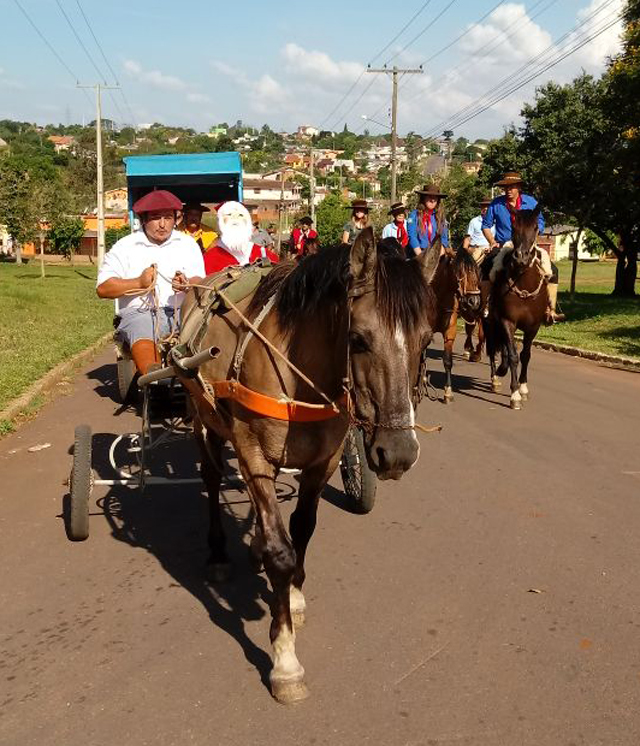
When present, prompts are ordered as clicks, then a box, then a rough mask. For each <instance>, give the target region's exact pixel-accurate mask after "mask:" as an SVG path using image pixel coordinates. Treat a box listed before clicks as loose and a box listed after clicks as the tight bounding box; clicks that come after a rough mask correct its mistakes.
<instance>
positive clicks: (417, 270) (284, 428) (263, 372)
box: [183, 228, 438, 703]
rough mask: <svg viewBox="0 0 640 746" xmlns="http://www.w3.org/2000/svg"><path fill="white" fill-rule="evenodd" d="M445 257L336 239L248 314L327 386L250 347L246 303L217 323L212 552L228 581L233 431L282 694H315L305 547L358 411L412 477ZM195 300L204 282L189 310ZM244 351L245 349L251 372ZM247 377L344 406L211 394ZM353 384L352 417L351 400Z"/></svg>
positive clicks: (203, 421) (197, 397) (289, 698)
mask: <svg viewBox="0 0 640 746" xmlns="http://www.w3.org/2000/svg"><path fill="white" fill-rule="evenodd" d="M437 262H438V253H437V251H436V252H429V253H425V255H424V256H423V257H421V258H420V259H419V260H416V261H412V262H407V261H405V260H404V258H403V257H400V256H399V255H398V254H397V252H395V251H388V250H385V248H384V247H383V246H381V247H379V248H378V247H376V244H375V241H374V236H373V231H372V229H371V228H367V229H365V230H364V231H362V233H361V234H360V235H359V236H358V238H357V239H356V241H355V243H354V244H353V247H349V246H341V247H336V248H334V249H331V248H327V249H324V250H323V251H321V252H320V253H318V254H315V255H312V256H308V257H306V258H305V259H304V260H303V261H302V262H299V263H297V264H296V263H295V262H288V263H282V264H279V265H277V266H276V267H274V269H273V270H272V271H271V273H270V274H269V275H268V276H267V277H265V278H263V280H262V281H261V283H260V285H259V286H258V288H257V290H256V291H255V293H254V294H253V297H251V298H249V299H247V300H246V301H243V302H242V303H241V304H240V305H239V306H238V310H240V311H241V312H242V313H243V314H244V315H245V316H246V317H248V318H249V319H250V320H252V323H254V324H256V325H257V324H259V331H260V332H261V333H262V334H263V335H264V337H266V338H267V339H268V340H269V342H271V343H272V344H273V345H275V347H276V348H277V349H278V350H280V351H281V352H282V353H284V355H286V357H287V358H288V360H289V361H290V362H291V363H293V364H294V365H295V366H297V368H298V369H299V370H300V371H301V372H303V373H304V374H305V375H306V376H308V378H309V379H310V380H311V381H312V382H313V383H314V384H315V386H314V387H313V388H312V387H311V386H309V384H307V383H305V382H304V380H302V379H301V378H300V377H299V376H298V375H296V374H295V373H294V371H292V369H291V368H290V367H289V366H288V365H286V364H285V363H284V362H283V361H282V360H281V359H280V358H279V357H278V356H277V355H275V354H274V352H273V350H272V349H270V348H269V347H268V346H267V345H266V344H265V343H264V342H263V341H262V340H261V339H259V338H258V337H257V336H253V337H252V338H251V339H250V341H249V342H248V344H247V345H246V348H245V347H244V342H243V343H242V345H240V347H238V345H239V342H240V341H241V340H243V338H245V334H246V331H247V330H246V327H244V326H243V323H242V322H241V320H240V318H239V316H238V314H237V313H236V312H235V311H234V310H231V311H228V312H227V313H225V314H223V315H216V316H213V317H211V319H210V321H209V324H208V328H207V330H206V333H205V335H204V337H203V339H202V340H201V343H200V348H201V349H205V348H207V347H210V346H212V345H214V344H215V345H216V347H218V348H219V349H220V350H221V352H220V354H219V356H218V357H217V358H215V359H213V360H211V361H210V362H208V363H206V364H205V365H203V366H202V367H201V369H200V376H201V378H202V379H203V380H202V381H201V382H199V381H198V379H195V378H189V377H184V379H183V383H184V385H185V386H186V387H187V389H188V390H189V393H190V394H191V398H192V402H193V404H194V410H195V415H194V432H195V434H196V438H197V440H198V443H199V445H200V449H201V452H202V474H203V478H204V481H205V485H206V488H207V492H208V494H209V504H210V531H209V547H210V550H211V555H210V560H209V562H210V569H211V570H212V572H213V576H214V578H215V579H218V580H219V579H222V578H223V577H224V576H225V575H226V572H227V569H228V557H227V553H226V550H225V537H224V533H223V529H222V522H221V516H220V504H219V490H220V481H221V474H220V466H219V465H220V463H221V451H222V446H223V444H224V443H225V441H230V442H231V443H232V445H233V447H234V449H235V452H236V455H237V458H238V463H239V467H240V471H241V473H242V476H243V478H244V480H245V482H246V485H247V489H248V491H249V495H250V499H251V503H252V505H253V508H254V511H255V514H256V521H257V523H256V536H255V538H254V539H253V541H252V552H253V553H254V555H255V558H256V559H258V560H260V561H261V562H262V563H263V565H264V569H265V571H266V573H267V576H268V579H269V582H270V583H271V587H272V589H273V601H272V608H271V613H272V622H271V629H270V639H271V644H272V648H273V668H272V670H271V672H270V677H269V678H270V685H271V692H272V694H273V696H274V697H275V698H276V699H277V700H278V701H280V702H283V703H291V702H296V701H298V700H300V699H303V698H304V697H305V696H307V693H308V692H307V689H306V686H305V683H304V669H303V668H302V666H301V665H300V663H299V661H298V658H297V656H296V651H295V633H294V620H296V621H297V622H300V623H301V621H302V620H303V619H304V612H305V600H304V596H303V594H302V586H303V583H304V580H305V566H304V560H305V552H306V550H307V545H308V543H309V540H310V539H311V536H312V534H313V531H314V528H315V525H316V511H317V507H318V500H319V497H320V494H321V492H322V490H323V488H324V486H325V485H326V483H327V481H328V479H329V478H330V477H331V475H332V474H333V472H334V471H335V469H336V467H337V466H338V463H339V461H340V456H341V452H342V444H343V441H344V438H345V435H346V432H347V427H348V425H349V420H350V417H351V418H352V419H354V418H355V419H357V421H358V423H359V424H360V425H361V426H362V428H363V430H364V433H365V438H364V440H365V449H366V454H367V460H368V462H369V466H370V467H371V469H373V471H374V472H375V473H376V474H377V476H378V478H380V479H399V478H400V477H401V476H402V475H403V474H404V472H406V471H407V470H408V469H410V468H411V467H412V466H413V464H414V463H415V462H416V460H417V458H418V455H419V444H418V441H417V438H416V434H415V430H414V425H415V421H414V410H413V406H412V404H411V401H410V391H411V384H413V382H414V381H415V380H416V377H417V372H418V365H419V360H420V353H421V350H422V349H423V347H425V345H426V344H428V342H429V341H430V339H431V337H432V331H431V328H430V325H429V314H430V313H431V312H432V308H433V304H434V299H433V294H432V291H431V288H430V286H429V283H430V281H431V279H432V277H433V274H434V272H435V268H436V265H437ZM194 302H197V299H196V298H194V294H193V292H192V294H190V296H189V298H188V299H187V301H186V303H187V304H188V305H187V310H188V308H189V307H190V306H191V305H193V303H194ZM256 319H259V321H257V320H256ZM237 349H243V350H244V351H243V356H242V363H241V367H240V370H239V372H238V365H237V360H238V358H237V355H236V350H237ZM234 359H235V361H236V365H235V366H234ZM234 370H235V373H234ZM236 374H237V378H236V381H237V382H239V384H243V385H244V386H245V387H247V388H248V389H251V390H252V391H253V392H260V394H263V395H266V397H271V398H272V400H278V402H279V403H281V402H282V401H283V400H285V401H287V400H288V401H291V400H296V401H304V402H306V403H309V404H312V405H316V406H318V405H323V404H324V403H325V401H324V399H323V397H322V396H321V395H320V394H319V391H322V392H323V393H324V394H326V395H327V396H328V397H329V398H330V399H331V401H333V402H336V403H340V409H339V415H337V416H330V417H328V418H326V419H323V420H321V421H317V422H300V421H286V420H284V419H275V418H272V417H271V416H264V415H258V414H256V413H255V412H254V411H251V410H250V409H248V408H245V406H243V405H242V404H241V403H240V402H239V401H237V400H235V399H233V398H225V399H216V400H215V406H212V402H211V396H209V397H207V396H206V391H207V388H208V389H209V392H211V391H212V390H215V386H214V384H215V382H219V381H222V380H225V379H230V378H234V377H236ZM345 390H346V391H348V399H349V400H350V401H351V407H352V410H351V412H350V413H348V412H347V407H346V406H345V405H344V404H343V403H342V402H344V399H345ZM283 467H288V468H291V467H293V468H297V469H301V471H302V473H301V476H300V488H299V493H298V502H297V505H296V508H295V510H294V512H293V514H292V516H291V520H290V524H289V531H290V536H289V534H288V533H287V530H286V528H285V525H284V522H283V519H282V517H281V515H280V510H279V506H278V501H277V499H276V488H275V480H276V478H277V476H278V472H279V470H280V469H281V468H283Z"/></svg>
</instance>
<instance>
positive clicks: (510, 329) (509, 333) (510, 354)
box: [502, 319, 522, 409]
mask: <svg viewBox="0 0 640 746" xmlns="http://www.w3.org/2000/svg"><path fill="white" fill-rule="evenodd" d="M502 324H503V329H504V333H505V349H506V358H507V363H508V365H509V368H510V369H511V401H510V402H509V406H510V407H511V409H522V395H521V394H520V385H519V383H518V362H519V359H518V347H517V345H516V339H515V333H516V328H515V324H513V322H511V321H508V320H507V319H503V321H502Z"/></svg>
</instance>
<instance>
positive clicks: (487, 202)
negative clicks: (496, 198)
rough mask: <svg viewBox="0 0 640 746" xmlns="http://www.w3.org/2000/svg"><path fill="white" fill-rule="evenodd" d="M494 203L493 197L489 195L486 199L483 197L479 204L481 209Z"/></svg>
mask: <svg viewBox="0 0 640 746" xmlns="http://www.w3.org/2000/svg"><path fill="white" fill-rule="evenodd" d="M492 202H493V199H492V198H491V195H487V196H486V197H483V198H482V199H481V200H480V202H478V204H479V205H480V207H485V206H487V207H488V206H489V205H490V204H491V203H492Z"/></svg>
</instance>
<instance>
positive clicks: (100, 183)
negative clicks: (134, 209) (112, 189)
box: [77, 83, 120, 269]
mask: <svg viewBox="0 0 640 746" xmlns="http://www.w3.org/2000/svg"><path fill="white" fill-rule="evenodd" d="M77 87H78V88H95V90H96V169H97V179H96V182H97V183H96V191H97V200H98V256H97V264H98V269H100V267H101V266H102V261H103V260H104V249H105V243H104V179H103V173H102V100H101V96H100V91H101V90H117V89H118V88H119V87H120V86H117V85H103V84H101V83H95V84H94V85H78V86H77Z"/></svg>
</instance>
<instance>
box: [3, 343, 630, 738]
mask: <svg viewBox="0 0 640 746" xmlns="http://www.w3.org/2000/svg"><path fill="white" fill-rule="evenodd" d="M110 360H111V356H110V354H107V353H105V354H104V355H102V356H101V357H99V358H98V359H97V360H95V361H94V363H93V364H92V365H91V366H90V367H89V368H88V370H87V371H86V372H85V374H83V375H81V376H79V377H78V380H77V383H76V385H75V387H74V391H73V395H71V396H65V397H62V398H60V399H58V400H57V401H56V402H54V403H53V404H51V405H49V406H48V407H47V408H46V409H45V410H44V411H43V412H42V414H41V415H40V417H39V418H38V419H37V420H36V421H34V422H33V423H31V424H29V425H27V426H25V427H24V428H22V429H21V430H20V431H19V433H17V434H15V435H14V436H12V437H10V438H7V439H5V440H3V441H2V442H0V474H1V475H2V497H1V504H0V520H1V522H2V523H1V526H0V530H1V531H2V571H3V572H2V579H3V580H2V585H1V588H0V643H1V644H0V650H1V652H0V667H1V671H0V674H1V679H0V680H1V683H0V743H2V744H3V745H4V744H11V745H13V744H15V745H16V746H31V745H33V746H36V745H37V746H45V745H48V744H56V745H57V746H59V745H61V744H64V745H65V746H76V744H77V745H78V746H93V745H95V746H102V745H105V744H109V745H110V744H123V745H124V744H126V745H127V746H128V745H129V744H135V745H136V746H138V745H141V744H154V746H155V745H156V744H179V745H182V744H207V746H213V745H215V744H227V745H234V744H253V743H263V744H278V745H279V746H280V745H281V744H282V745H283V746H286V745H288V744H349V745H351V744H384V745H385V746H386V745H387V744H388V745H389V746H395V745H396V744H397V745H398V746H408V745H411V746H413V745H415V744H424V745H433V744H469V745H473V746H476V745H482V746H485V745H486V746H494V745H495V746H529V745H531V746H547V745H548V746H559V745H562V746H570V745H575V746H578V745H580V744H589V745H592V744H593V745H595V744H603V745H606V746H616V745H618V744H625V745H627V744H628V745H629V746H631V745H636V744H638V743H639V742H640V645H639V643H638V641H639V639H640V608H639V595H640V584H639V583H638V570H639V568H640V449H639V448H638V442H639V430H638V423H639V422H640V376H639V375H637V374H632V373H627V372H623V371H618V370H610V369H606V368H604V367H600V366H598V365H596V364H593V363H589V362H584V361H580V360H575V359H569V358H565V357H562V356H555V355H553V354H551V353H543V352H541V351H534V358H533V362H532V372H531V392H532V398H531V401H530V402H529V403H528V404H527V405H526V408H525V409H524V410H523V411H521V412H512V411H510V410H509V409H508V395H507V394H506V393H505V394H504V395H494V394H492V393H491V392H490V390H489V388H488V386H487V385H486V383H485V381H486V378H487V375H486V374H487V369H486V366H485V365H471V364H469V363H466V362H463V361H461V360H457V361H456V366H455V373H456V384H457V386H456V388H457V389H458V391H459V393H458V394H457V396H456V401H455V402H454V403H453V404H452V405H451V406H449V407H446V406H444V405H443V404H441V403H439V402H425V403H424V404H423V405H422V406H421V409H420V412H419V419H420V420H421V421H422V422H424V423H433V422H442V423H443V424H444V426H445V429H444V431H443V432H442V433H441V434H439V435H431V436H422V443H423V446H422V455H421V458H420V461H419V464H418V465H417V466H416V467H415V468H414V469H413V471H412V472H410V473H409V474H408V475H407V476H406V477H405V478H404V479H403V480H402V482H400V483H392V484H390V483H388V482H387V483H383V484H380V485H379V491H378V502H377V505H376V507H375V509H374V511H373V513H371V514H370V515H368V516H357V515H352V514H349V513H348V512H346V511H345V510H344V509H343V508H342V503H341V495H340V493H339V492H338V491H337V490H330V491H329V493H328V500H327V501H325V502H323V504H322V505H321V511H320V520H319V527H318V531H317V533H316V536H315V538H314V541H313V543H312V545H311V549H310V553H309V561H308V568H309V573H308V583H307V586H306V592H307V600H308V603H309V616H308V622H307V625H306V627H305V628H304V629H303V630H302V631H301V632H300V634H299V636H298V652H299V656H300V659H301V661H302V663H303V665H304V666H305V668H306V670H307V675H308V683H309V686H310V688H311V693H312V697H311V698H310V699H309V700H307V701H306V702H305V703H303V704H301V705H299V706H297V707H295V708H285V707H282V706H280V705H278V704H276V703H275V702H274V701H272V700H271V698H270V696H269V694H268V692H267V689H266V688H265V685H264V681H265V677H266V672H267V671H268V668H269V658H268V654H267V651H268V646H267V639H268V638H267V634H268V614H267V607H266V603H265V599H267V600H268V589H267V586H266V583H265V580H264V577H263V576H262V575H254V574H252V573H251V572H250V570H249V567H248V563H247V557H246V547H245V544H244V543H246V540H247V537H246V533H247V530H248V525H247V501H246V495H244V494H243V493H242V492H238V491H234V490H233V489H228V490H227V491H226V493H225V499H226V501H227V526H228V528H229V531H230V534H231V549H232V553H233V556H234V558H235V559H236V563H237V564H236V577H235V582H234V583H232V584H229V585H226V586H224V587H221V588H219V589H217V590H214V589H212V588H210V587H208V586H207V585H206V584H205V583H204V582H203V580H202V577H201V574H200V570H201V566H202V563H203V561H204V559H205V552H204V545H205V532H204V520H205V505H204V500H203V499H202V497H201V496H200V494H199V491H198V490H197V489H195V488H193V489H183V490H181V491H180V492H178V491H174V490H169V489H167V488H161V489H156V490H155V491H154V493H153V494H151V495H150V496H149V497H144V498H140V497H138V495H137V494H136V493H131V492H126V491H123V490H121V489H114V490H111V491H109V490H108V489H106V488H103V489H97V490H96V492H95V497H96V498H97V503H96V504H95V506H94V509H93V511H92V512H93V514H94V515H93V516H92V519H91V520H92V535H91V537H90V539H89V541H87V542H85V543H81V544H72V543H70V542H68V541H67V540H66V538H65V533H64V528H63V522H62V520H61V518H60V514H61V509H62V498H63V495H64V493H65V489H64V487H63V486H62V482H63V480H64V479H65V478H66V476H67V474H68V470H69V466H70V457H69V455H68V449H69V446H70V444H71V440H72V433H73V427H74V425H75V424H76V423H79V422H84V421H87V422H90V423H91V424H92V427H93V430H94V432H95V433H96V435H95V436H94V441H95V443H96V445H97V446H98V453H97V455H96V465H97V467H98V468H99V469H100V470H101V471H102V470H104V458H103V454H104V452H105V448H106V445H107V443H108V442H110V440H112V439H113V436H114V434H115V433H120V432H124V431H126V430H127V428H129V427H131V426H132V425H134V426H135V424H136V422H137V421H136V419H135V417H134V416H132V415H131V414H130V413H124V414H117V415H116V414H115V413H116V412H117V408H116V406H115V405H114V404H113V402H112V400H111V399H110V398H109V397H110V395H111V394H112V392H113V384H112V378H113V368H112V367H111V366H110V365H109V363H110ZM436 367H437V368H438V369H439V364H437V366H436ZM435 380H436V383H438V384H440V385H441V383H442V379H441V377H440V376H436V377H435ZM43 442H50V443H51V444H52V445H51V448H49V449H46V450H43V451H40V452H37V453H30V452H28V451H27V448H28V447H30V446H33V445H36V444H39V443H43ZM175 462H176V460H175V459H174V460H173V463H175ZM182 468H183V471H185V473H187V472H189V470H190V467H189V465H188V459H187V460H186V461H184V460H183V467H182ZM292 484H295V483H294V482H292ZM281 491H282V495H283V498H284V497H286V496H287V495H288V494H290V493H291V491H292V488H290V487H289V486H288V485H287V484H286V483H284V482H283V483H282V485H281ZM290 509H291V503H290V502H288V503H287V502H285V503H284V504H283V510H284V511H285V512H287V513H288V512H289V511H290ZM532 589H536V590H538V591H541V592H539V593H538V592H535V593H534V592H531V590H532Z"/></svg>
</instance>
